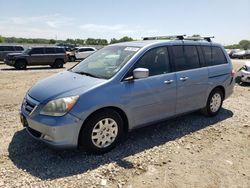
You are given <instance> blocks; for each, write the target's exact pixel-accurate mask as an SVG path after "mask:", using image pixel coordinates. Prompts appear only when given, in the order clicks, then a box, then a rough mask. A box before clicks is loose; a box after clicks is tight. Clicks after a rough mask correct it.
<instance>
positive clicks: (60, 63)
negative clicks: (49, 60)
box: [51, 59, 64, 69]
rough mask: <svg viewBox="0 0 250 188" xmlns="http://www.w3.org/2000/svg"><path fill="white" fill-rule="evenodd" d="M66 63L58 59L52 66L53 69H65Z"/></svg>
mask: <svg viewBox="0 0 250 188" xmlns="http://www.w3.org/2000/svg"><path fill="white" fill-rule="evenodd" d="M63 64H64V61H63V60H61V59H57V60H56V61H55V63H54V64H53V65H52V66H51V67H52V68H57V69H59V68H63Z"/></svg>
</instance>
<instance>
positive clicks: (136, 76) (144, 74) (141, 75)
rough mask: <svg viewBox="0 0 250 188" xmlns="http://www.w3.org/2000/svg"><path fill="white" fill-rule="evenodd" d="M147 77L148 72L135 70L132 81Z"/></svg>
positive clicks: (142, 69)
mask: <svg viewBox="0 0 250 188" xmlns="http://www.w3.org/2000/svg"><path fill="white" fill-rule="evenodd" d="M148 76H149V70H148V69H146V68H136V69H134V70H133V77H134V79H141V78H147V77H148Z"/></svg>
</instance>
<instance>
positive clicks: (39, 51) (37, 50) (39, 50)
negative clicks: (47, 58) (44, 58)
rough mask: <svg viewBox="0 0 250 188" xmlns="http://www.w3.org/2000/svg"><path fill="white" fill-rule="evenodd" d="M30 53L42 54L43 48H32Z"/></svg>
mask: <svg viewBox="0 0 250 188" xmlns="http://www.w3.org/2000/svg"><path fill="white" fill-rule="evenodd" d="M30 54H43V48H33V49H32V50H31V51H30Z"/></svg>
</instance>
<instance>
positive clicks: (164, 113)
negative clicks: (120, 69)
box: [123, 47, 176, 126]
mask: <svg viewBox="0 0 250 188" xmlns="http://www.w3.org/2000/svg"><path fill="white" fill-rule="evenodd" d="M135 68H147V69H148V70H149V77H147V78H143V79H135V80H133V81H124V83H123V84H124V87H126V91H127V95H126V98H127V100H128V101H129V107H130V113H131V116H132V117H133V124H134V125H135V126H138V125H143V124H147V123H150V122H153V121H157V120H161V119H164V118H167V117H170V116H173V115H175V105H176V75H175V73H172V72H171V67H170V63H169V56H168V49H167V47H158V48H154V49H151V50H149V51H148V52H146V53H145V54H144V56H143V57H142V58H141V59H140V60H139V61H138V62H137V63H136V64H135V66H134V67H133V68H132V70H134V69H135ZM132 70H131V72H132Z"/></svg>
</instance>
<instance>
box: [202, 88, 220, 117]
mask: <svg viewBox="0 0 250 188" xmlns="http://www.w3.org/2000/svg"><path fill="white" fill-rule="evenodd" d="M222 104H223V92H222V90H221V89H219V88H216V89H214V90H212V92H211V93H210V95H209V97H208V100H207V104H206V107H205V108H203V109H202V110H201V112H202V113H203V114H204V115H205V116H208V117H212V116H215V115H217V114H218V113H219V111H220V110H221V106H222Z"/></svg>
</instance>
